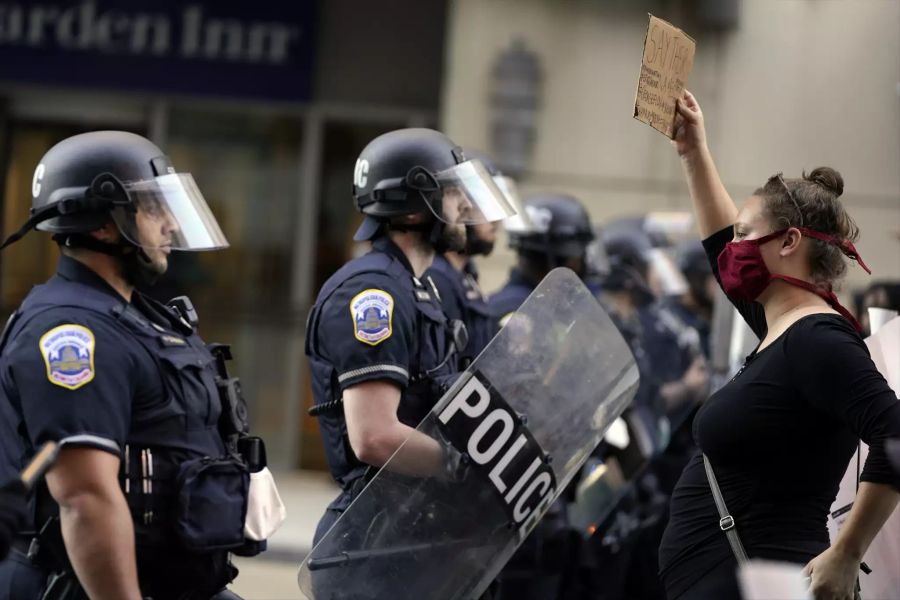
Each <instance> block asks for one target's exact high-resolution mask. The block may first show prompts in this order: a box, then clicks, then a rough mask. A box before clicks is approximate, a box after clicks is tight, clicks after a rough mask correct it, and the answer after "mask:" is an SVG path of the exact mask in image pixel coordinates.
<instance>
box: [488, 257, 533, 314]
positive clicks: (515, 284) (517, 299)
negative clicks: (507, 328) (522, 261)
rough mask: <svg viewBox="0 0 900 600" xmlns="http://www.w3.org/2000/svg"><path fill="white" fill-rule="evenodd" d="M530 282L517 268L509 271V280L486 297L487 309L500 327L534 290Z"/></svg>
mask: <svg viewBox="0 0 900 600" xmlns="http://www.w3.org/2000/svg"><path fill="white" fill-rule="evenodd" d="M534 288H535V286H534V284H532V283H531V282H530V281H529V280H528V279H526V278H525V275H524V274H523V273H522V272H521V271H520V270H518V269H513V270H512V271H510V273H509V281H507V282H506V285H504V286H503V287H502V288H501V289H500V290H499V291H497V292H496V293H495V294H493V295H492V296H491V297H490V298H488V309H489V310H490V313H491V316H492V317H493V318H494V319H495V320H496V321H497V323H498V324H499V325H500V326H501V327H502V326H503V325H505V324H506V321H507V320H508V319H509V316H510V315H511V314H512V313H514V312H516V311H517V310H519V307H520V306H522V303H523V302H525V300H526V299H527V298H528V296H529V295H530V294H531V292H533V291H534Z"/></svg>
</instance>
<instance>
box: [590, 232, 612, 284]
mask: <svg viewBox="0 0 900 600" xmlns="http://www.w3.org/2000/svg"><path fill="white" fill-rule="evenodd" d="M585 261H586V263H587V264H586V265H585V267H586V269H587V276H588V277H591V278H596V279H602V278H603V277H606V276H607V275H609V272H610V270H611V268H610V264H609V256H608V255H607V254H606V248H605V247H604V246H603V237H602V235H601V232H600V228H599V227H596V226H595V227H594V239H593V240H591V242H590V243H589V244H588V245H587V248H586V249H585Z"/></svg>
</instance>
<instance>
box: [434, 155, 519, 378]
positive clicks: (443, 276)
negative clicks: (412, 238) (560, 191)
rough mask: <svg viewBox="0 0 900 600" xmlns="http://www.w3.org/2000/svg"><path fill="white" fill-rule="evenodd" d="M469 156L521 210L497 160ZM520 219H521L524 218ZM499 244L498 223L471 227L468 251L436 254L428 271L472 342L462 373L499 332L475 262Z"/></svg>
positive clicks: (464, 355) (449, 315) (448, 312)
mask: <svg viewBox="0 0 900 600" xmlns="http://www.w3.org/2000/svg"><path fill="white" fill-rule="evenodd" d="M466 157H467V158H470V159H477V160H479V161H481V163H482V164H483V165H484V166H485V168H486V169H487V171H488V173H489V174H490V175H491V177H492V178H493V180H494V182H495V183H496V184H497V187H498V188H500V190H501V191H502V192H503V193H504V195H505V196H506V198H507V200H508V201H509V203H510V204H511V205H512V206H514V207H516V209H517V211H518V207H519V206H520V205H521V202H520V200H519V198H518V193H517V191H516V186H515V182H514V181H513V180H512V179H511V178H509V177H505V176H504V175H503V173H502V172H501V171H500V170H499V169H498V168H497V167H496V165H495V164H494V163H493V161H491V160H490V159H489V158H488V157H487V156H485V155H483V154H481V153H480V152H475V151H472V150H466ZM517 217H518V218H521V215H517ZM496 241H497V223H496V222H490V223H479V224H476V225H468V226H467V227H466V246H465V249H464V250H462V251H458V250H448V251H446V252H444V253H443V254H437V255H435V257H434V262H433V263H432V265H431V268H430V269H429V270H428V276H429V277H431V279H432V281H434V284H435V286H436V287H437V290H438V293H439V294H440V301H441V306H442V307H443V309H444V314H446V315H447V318H448V319H450V320H451V321H453V320H458V321H461V322H463V323H465V325H466V332H467V333H468V337H469V339H468V343H467V344H466V346H465V348H464V349H463V350H462V351H461V352H460V354H461V356H460V358H461V363H460V369H461V370H464V369H465V368H466V367H467V366H468V365H469V364H470V363H471V362H472V361H473V360H475V357H477V356H478V355H479V354H480V353H481V351H482V350H484V348H485V346H487V345H488V343H489V342H490V341H491V339H492V338H493V337H494V334H495V333H496V332H497V327H496V321H495V320H494V319H493V318H492V317H491V313H490V311H489V310H488V305H487V298H486V297H485V295H484V294H483V293H482V291H481V288H480V287H479V285H478V269H477V267H476V266H475V261H474V260H473V257H475V256H490V254H491V252H493V250H494V243H495V242H496Z"/></svg>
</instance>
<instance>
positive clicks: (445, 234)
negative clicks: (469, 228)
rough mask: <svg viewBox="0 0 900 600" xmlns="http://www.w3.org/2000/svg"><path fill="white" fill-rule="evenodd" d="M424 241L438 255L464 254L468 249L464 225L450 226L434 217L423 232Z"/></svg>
mask: <svg viewBox="0 0 900 600" xmlns="http://www.w3.org/2000/svg"><path fill="white" fill-rule="evenodd" d="M422 241H423V242H425V244H426V245H427V246H429V247H430V249H432V250H434V252H436V253H437V254H443V253H444V252H451V251H452V252H463V251H465V249H466V228H465V227H464V226H462V225H448V224H447V223H444V222H443V221H440V220H438V219H437V218H434V217H432V219H431V222H430V224H426V225H425V227H424V230H423V235H422Z"/></svg>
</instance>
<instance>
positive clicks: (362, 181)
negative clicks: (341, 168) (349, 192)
mask: <svg viewBox="0 0 900 600" xmlns="http://www.w3.org/2000/svg"><path fill="white" fill-rule="evenodd" d="M368 174H369V161H367V160H366V159H364V158H359V159H357V160H356V167H355V168H354V170H353V184H354V185H355V186H356V187H358V188H364V187H366V183H367V182H368V181H369V178H368V177H367V175H368Z"/></svg>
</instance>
